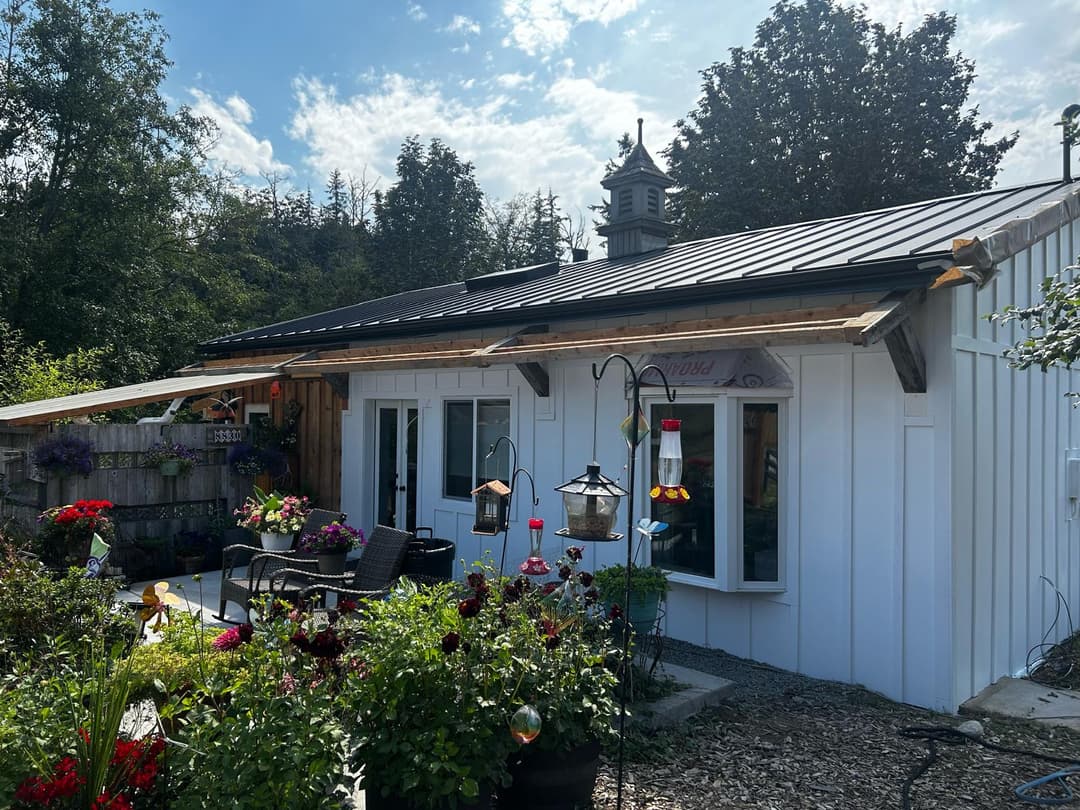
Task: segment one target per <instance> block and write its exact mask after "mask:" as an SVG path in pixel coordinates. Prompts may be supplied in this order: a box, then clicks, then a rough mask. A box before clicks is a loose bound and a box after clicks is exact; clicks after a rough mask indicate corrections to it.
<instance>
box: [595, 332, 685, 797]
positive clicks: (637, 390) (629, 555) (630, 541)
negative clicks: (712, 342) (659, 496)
mask: <svg viewBox="0 0 1080 810" xmlns="http://www.w3.org/2000/svg"><path fill="white" fill-rule="evenodd" d="M615 359H619V360H622V361H623V363H625V364H626V368H627V369H628V370H629V372H630V382H631V386H632V391H633V403H632V406H631V411H630V419H631V420H632V422H633V426H632V429H631V433H630V435H629V436H628V437H627V443H628V444H629V445H630V464H629V473H628V475H629V477H628V480H627V486H626V492H627V495H626V587H625V588H624V590H623V610H624V611H629V610H630V567H631V565H632V564H633V562H634V494H635V492H636V489H635V487H636V481H635V477H636V472H637V448H638V445H639V444H641V438H639V437H638V434H637V418H638V413H639V412H640V411H641V381H642V378H643V377H644V376H645V374H646V373H647V372H649V371H655V372H656V373H657V374H658V375H660V379H661V380H662V381H663V383H664V394H665V395H666V396H667V401H668V402H674V401H675V392H674V391H672V390H671V386H670V385H668V381H667V377H666V376H664V372H663V371H661V370H660V367H659V366H657V365H655V364H653V363H650V364H649V365H647V366H645V367H644V368H642V369H641V370H638V369H635V368H634V364H633V363H632V362H630V359H629V358H627V357H626V355H623V354H617V353H616V354H611V355H608V358H607V359H606V360H605V361H604V363H603V365H602V366H600V370H599V371H597V370H596V363H593V366H592V375H593V380H595V381H596V382H597V383H599V382H600V378H601V377H603V376H604V372H605V371H607V367H608V364H609V363H611V361H612V360H615ZM622 657H623V679H622V689H621V693H620V695H619V772H618V789H617V790H618V792H617V798H616V804H615V806H616V808H622V795H623V747H624V740H625V739H626V685H627V683H628V682H629V680H630V677H629V676H630V670H629V667H630V616H629V613H624V615H623V656H622Z"/></svg>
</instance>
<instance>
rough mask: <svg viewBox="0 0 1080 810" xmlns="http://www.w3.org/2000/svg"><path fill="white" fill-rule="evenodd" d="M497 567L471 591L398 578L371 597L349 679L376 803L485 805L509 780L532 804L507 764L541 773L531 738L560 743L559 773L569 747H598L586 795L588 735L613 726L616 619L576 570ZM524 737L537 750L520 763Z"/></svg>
mask: <svg viewBox="0 0 1080 810" xmlns="http://www.w3.org/2000/svg"><path fill="white" fill-rule="evenodd" d="M491 573H492V570H491V568H490V567H486V568H484V569H481V570H474V571H473V572H472V573H470V574H469V576H468V578H467V587H468V590H467V591H465V592H464V593H462V592H461V591H460V584H459V583H438V584H435V585H432V586H430V587H425V588H423V589H419V590H418V589H416V588H415V586H408V585H404V584H403V585H402V586H401V589H402V591H403V593H404V594H406V595H405V596H403V597H402V596H401V595H399V596H398V598H392V599H388V600H384V601H370V602H368V603H367V604H366V605H365V609H364V611H363V626H362V629H363V632H362V634H360V636H359V638H358V640H357V642H356V643H357V648H356V651H357V656H358V658H359V660H361V661H363V662H364V666H363V669H362V671H359V672H357V673H355V674H353V675H352V676H351V677H350V681H349V683H348V685H347V689H346V692H347V694H348V695H349V699H350V701H351V704H350V705H352V706H358V707H361V708H360V713H359V715H358V716H356V721H357V728H356V729H355V735H354V741H355V743H356V747H355V755H354V756H355V760H356V762H354V765H362V766H363V787H364V789H365V791H366V794H365V796H366V801H367V806H368V807H369V808H372V810H379V808H385V807H394V808H445V807H472V806H475V807H485V806H488V804H489V802H490V800H491V794H493V793H499V792H500V791H503V792H504V793H505V795H506V797H505V798H503V799H502V801H503V803H504V805H506V806H512V807H530V806H534V805H532V804H531V802H532V799H533V798H535V797H529V798H528V800H527V801H525V802H524V803H522V802H521V801H520V796H519V795H518V793H515V792H514V791H513V786H512V785H511V773H512V772H515V773H517V774H519V776H518V777H517V778H519V779H522V780H524V779H526V775H528V774H535V769H534V767H533V766H534V765H535V764H536V761H535V760H534V759H533V751H532V748H533V747H537V748H538V749H539V748H541V747H542V748H545V749H546V750H547V752H548V753H551V754H557V755H559V756H560V757H561V759H560V763H559V765H557V766H556V767H557V768H561V769H562V770H563V771H564V772H565V771H567V770H568V768H567V762H568V761H569V760H568V759H567V758H566V755H567V754H568V752H581V753H583V755H584V756H585V757H586V758H588V757H589V756H591V757H592V759H591V762H590V763H588V764H591V765H592V766H593V767H592V770H591V774H590V773H589V772H588V768H586V769H585V770H586V773H585V779H586V784H585V786H584V788H580V786H579V787H578V789H579V790H583V791H584V792H587V793H588V794H590V795H591V792H592V786H593V782H595V777H596V770H595V765H596V763H597V756H598V754H599V746H598V745H595V746H594V748H593V749H590V750H588V751H585V750H584V749H583V748H582V745H581V744H582V743H583V742H585V743H589V744H594V743H595V742H596V741H597V740H598V739H600V738H601V737H603V736H605V735H608V734H611V718H612V717H613V715H614V699H613V696H614V684H615V678H614V675H613V674H612V673H611V672H610V671H609V670H608V669H606V667H605V661H606V658H607V655H608V653H609V652H611V651H612V650H611V646H612V645H611V639H610V635H609V633H608V625H607V622H606V620H605V619H604V618H603V616H602V614H601V612H600V611H596V610H592V609H591V607H590V604H589V601H588V600H591V599H594V598H595V595H596V594H595V592H594V591H593V592H591V594H590V595H588V596H586V593H589V591H588V590H587V589H584V588H583V587H581V586H582V581H581V580H580V578H579V577H578V575H577V574H576V572H574V571H573V570H572V569H571V570H569V572H568V573H567V581H565V582H564V583H563V584H562V586H559V585H558V584H555V583H553V584H551V586H550V587H548V588H540V587H539V586H536V585H533V584H531V583H530V582H529V581H528V580H527V579H526V578H524V577H521V578H519V579H516V580H509V579H503V580H501V581H500V580H497V579H493V578H492V577H491ZM571 580H573V586H571V585H569V584H568V583H569V582H570V581H571ZM462 597H464V598H462ZM541 741H543V742H541ZM523 748H529V749H530V750H529V751H528V752H526V755H525V757H519V758H520V759H527V760H528V761H527V762H524V763H520V762H519V763H517V764H516V765H515V764H514V762H513V760H514V758H515V757H516V756H518V755H519V754H520V753H521V751H522V749H523ZM402 752H415V753H409V754H407V755H403V753H402ZM541 753H542V752H541V751H539V750H538V751H537V752H536V756H540V755H541ZM569 756H571V757H572V756H574V754H569ZM540 758H542V756H540ZM515 768H516V770H514V769H515ZM545 774H546V775H545V776H544V777H541V780H542V779H544V778H551V771H550V770H547V771H545ZM561 778H562V774H556V779H555V781H556V782H557V783H558V782H560V780H561ZM563 787H564V785H561V784H560V787H559V788H557V789H558V790H562V789H563ZM524 792H525V793H528V792H529V789H528V788H526V790H525V791H524ZM545 792H546V793H547V794H550V793H551V788H550V785H549V787H548V788H546V789H545ZM500 796H502V794H501V793H500ZM507 802H509V804H507Z"/></svg>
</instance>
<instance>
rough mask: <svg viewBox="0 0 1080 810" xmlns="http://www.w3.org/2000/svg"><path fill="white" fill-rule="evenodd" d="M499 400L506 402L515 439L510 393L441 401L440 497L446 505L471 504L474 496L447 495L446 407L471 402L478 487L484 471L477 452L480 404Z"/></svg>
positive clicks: (513, 404) (449, 397)
mask: <svg viewBox="0 0 1080 810" xmlns="http://www.w3.org/2000/svg"><path fill="white" fill-rule="evenodd" d="M492 400H498V401H503V402H506V403H507V405H508V406H509V411H510V430H509V435H510V438H511V439H514V428H515V426H516V425H517V408H516V401H515V398H514V397H513V396H511V395H510V394H508V393H504V392H498V393H487V392H485V393H482V394H461V395H447V396H445V397H442V398H441V399H440V400H439V436H440V438H439V448H440V450H441V453H440V455H441V458H440V460H439V497H440V498H441V499H442V500H443V501H444V502H445V503H446V504H453V505H455V506H460V505H461V504H464V503H470V502H471V501H472V496H471V495H470V496H468V497H460V496H457V495H447V494H446V406H447V405H448V404H449V403H451V402H471V403H472V406H473V419H472V439H471V442H472V443H471V445H470V446H471V447H472V449H473V469H472V480H473V482H474V483H473V486H474V487H475V486H476V483H475V482H476V480H477V477H478V475H479V473H480V472H481V471H482V470H483V465H484V459H483V457H482V456H481V455H480V453H478V452H477V447H476V417H477V413H478V411H479V407H478V403H479V402H481V401H492ZM515 441H516V440H515ZM508 453H509V457H510V460H511V463H513V453H512V452H510V451H509V450H508ZM512 473H513V470H507V471H506V474H507V476H509V475H511V474H512Z"/></svg>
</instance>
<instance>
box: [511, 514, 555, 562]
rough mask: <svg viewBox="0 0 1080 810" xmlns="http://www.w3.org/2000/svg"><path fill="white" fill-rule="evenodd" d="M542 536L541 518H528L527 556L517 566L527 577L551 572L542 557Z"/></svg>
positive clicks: (542, 525) (542, 524)
mask: <svg viewBox="0 0 1080 810" xmlns="http://www.w3.org/2000/svg"><path fill="white" fill-rule="evenodd" d="M543 538H544V521H543V519H542V518H536V517H534V518H529V558H528V559H527V560H525V562H523V563H522V564H521V565H519V566H518V570H519V571H520V572H521V573H523V574H524V575H525V576H527V577H542V576H545V575H546V574H550V573H551V566H550V565H549V564H548V562H547V560H545V559H544V552H543V550H542V549H541V543H542V542H543Z"/></svg>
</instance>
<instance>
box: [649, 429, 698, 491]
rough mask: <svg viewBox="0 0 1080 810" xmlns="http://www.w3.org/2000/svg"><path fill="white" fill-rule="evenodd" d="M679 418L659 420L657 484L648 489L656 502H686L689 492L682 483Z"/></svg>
mask: <svg viewBox="0 0 1080 810" xmlns="http://www.w3.org/2000/svg"><path fill="white" fill-rule="evenodd" d="M681 427H682V420H680V419H662V420H660V453H659V458H658V463H657V470H656V474H657V479H658V481H659V483H658V484H657V486H655V487H653V488H652V489H651V490H649V497H650V498H652V499H653V501H655V502H656V503H686V502H687V501H689V500H690V493H689V492H687V490H686V487H684V486H683V485H682V468H683V458H682V438H681V436H680V428H681Z"/></svg>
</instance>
